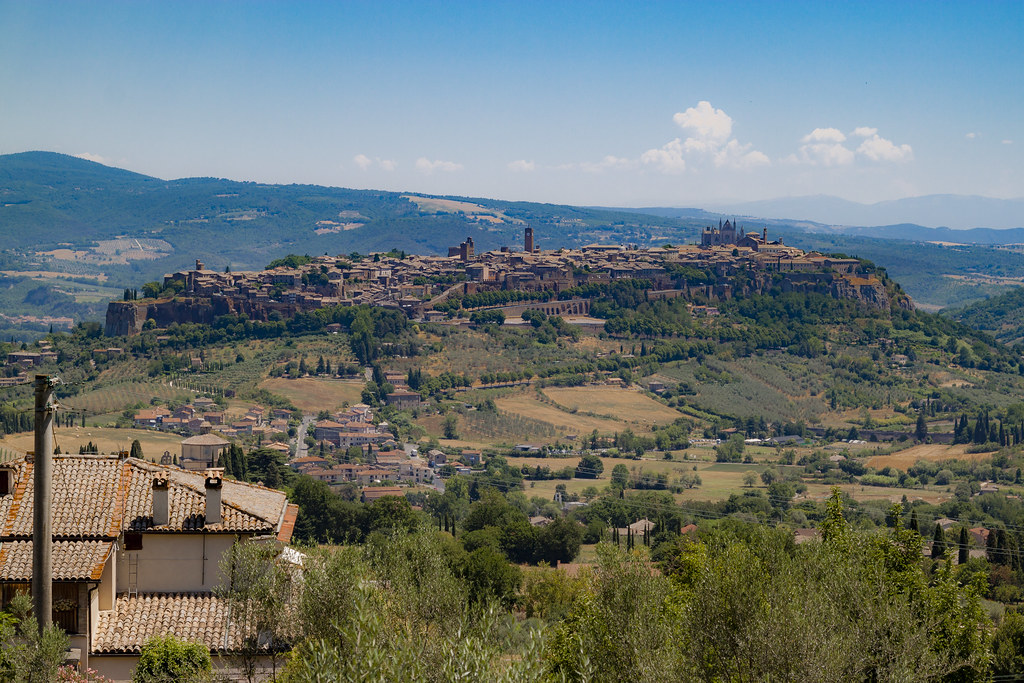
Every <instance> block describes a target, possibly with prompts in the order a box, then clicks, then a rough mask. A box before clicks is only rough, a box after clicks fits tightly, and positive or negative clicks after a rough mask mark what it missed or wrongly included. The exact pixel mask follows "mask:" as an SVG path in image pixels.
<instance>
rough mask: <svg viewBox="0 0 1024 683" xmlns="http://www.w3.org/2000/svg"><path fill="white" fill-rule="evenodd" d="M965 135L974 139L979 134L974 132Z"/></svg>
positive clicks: (969, 138)
mask: <svg viewBox="0 0 1024 683" xmlns="http://www.w3.org/2000/svg"><path fill="white" fill-rule="evenodd" d="M964 137H965V138H967V139H968V140H973V139H974V138H976V137H978V134H977V133H973V132H972V133H968V134H967V135H965V136H964Z"/></svg>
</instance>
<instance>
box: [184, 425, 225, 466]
mask: <svg viewBox="0 0 1024 683" xmlns="http://www.w3.org/2000/svg"><path fill="white" fill-rule="evenodd" d="M230 445H231V442H230V441H226V440H224V439H222V438H220V437H219V436H217V435H215V434H201V435H199V436H190V437H189V438H187V439H185V440H184V441H182V442H181V466H182V468H183V469H186V470H192V471H193V472H195V471H198V472H205V471H206V470H208V469H210V468H211V467H219V466H220V455H221V453H223V452H224V451H225V450H226V449H227V447H228V446H230Z"/></svg>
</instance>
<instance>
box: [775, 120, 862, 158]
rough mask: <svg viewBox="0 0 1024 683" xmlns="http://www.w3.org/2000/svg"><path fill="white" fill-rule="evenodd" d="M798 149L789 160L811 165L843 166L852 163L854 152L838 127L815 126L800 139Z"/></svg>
mask: <svg viewBox="0 0 1024 683" xmlns="http://www.w3.org/2000/svg"><path fill="white" fill-rule="evenodd" d="M800 142H801V143H803V144H801V145H800V149H798V150H797V153H796V155H795V156H792V157H790V159H789V160H790V161H796V162H798V163H804V164H810V165H811V166H845V165H847V164H852V163H853V158H854V154H853V152H852V151H851V150H850V149H848V148H847V147H846V146H845V145H843V143H844V142H846V136H845V135H844V134H843V132H842V131H841V130H839V129H838V128H815V129H814V130H812V131H811V132H810V133H808V134H807V135H805V136H804V137H803V138H802V139H801V140H800Z"/></svg>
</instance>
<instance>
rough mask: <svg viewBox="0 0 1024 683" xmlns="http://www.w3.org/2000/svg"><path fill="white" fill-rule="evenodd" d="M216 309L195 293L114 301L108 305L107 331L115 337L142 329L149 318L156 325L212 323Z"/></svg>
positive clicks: (136, 332)
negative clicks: (187, 295) (183, 296)
mask: <svg viewBox="0 0 1024 683" xmlns="http://www.w3.org/2000/svg"><path fill="white" fill-rule="evenodd" d="M216 317H217V314H215V313H214V310H213V307H212V306H211V305H210V300H209V299H199V298H194V297H189V298H175V299H157V300H154V301H143V302H135V301H111V302H110V304H108V305H107V322H106V326H105V328H104V329H105V332H106V334H107V335H109V336H112V337H117V336H122V335H133V334H138V333H139V332H142V326H143V324H145V322H146V320H148V319H150V318H152V319H153V321H154V322H155V323H156V326H157V327H167V326H168V325H170V324H171V323H212V322H213V320H214V318H216Z"/></svg>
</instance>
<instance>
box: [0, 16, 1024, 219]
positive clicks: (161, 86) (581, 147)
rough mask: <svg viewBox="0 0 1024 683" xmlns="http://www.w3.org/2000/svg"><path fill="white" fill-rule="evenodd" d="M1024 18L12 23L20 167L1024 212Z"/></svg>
mask: <svg viewBox="0 0 1024 683" xmlns="http://www.w3.org/2000/svg"><path fill="white" fill-rule="evenodd" d="M1022 35H1024V3H1022V2H1019V1H1014V2H968V1H964V0H961V1H959V2H948V3H946V2H931V1H929V2H913V1H911V0H902V1H900V2H869V1H867V0H865V1H862V2H834V1H833V2H806V3H804V2H756V1H754V0H749V1H747V2H735V3H734V2H706V1H704V2H683V1H679V2H640V3H637V2H621V3H604V2H597V1H588V2H557V1H554V0H548V1H546V2H529V1H526V0H517V1H515V2H465V3H463V2H451V1H446V2H429V3H428V2H401V3H398V2H384V1H379V0H378V1H376V2H331V3H326V2H325V3H313V2H284V1H281V2H258V1H255V0H250V1H245V2H243V1H242V0H237V1H235V2H212V1H204V2H188V1H184V0H182V1H178V2H141V1H135V2H104V1H102V0H97V1H94V2H65V3H48V2H35V1H33V2H25V1H23V0H16V1H13V2H9V1H7V0H0V154H8V153H13V152H22V151H28V150H50V151H56V152H62V153H66V154H73V155H78V156H82V157H84V158H88V159H92V160H95V161H99V162H101V163H106V164H109V165H114V166H118V167H122V168H127V169H130V170H133V171H137V172H139V173H145V174H148V175H153V176H157V177H160V178H167V179H170V178H180V177H194V176H214V177H223V178H230V179H233V180H252V181H257V182H269V183H313V184H318V185H331V186H340V187H352V188H366V189H384V190H397V191H415V192H424V193H432V194H454V195H463V196H481V197H493V198H500V199H509V200H526V201H541V202H552V203H569V204H585V205H603V206H632V207H636V206H680V207H682V206H686V207H695V206H696V207H699V206H703V205H709V204H715V203H722V202H736V201H748V200H760V199H770V198H777V197H792V196H803V195H816V194H827V195H834V196H838V197H843V198H845V199H850V200H854V201H860V202H877V201H882V200H890V199H899V198H902V197H910V196H919V195H926V194H947V193H949V194H974V195H982V196H989V197H1001V198H1011V197H1021V196H1024V153H1022V152H1024V40H1022V39H1021V36H1022Z"/></svg>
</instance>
